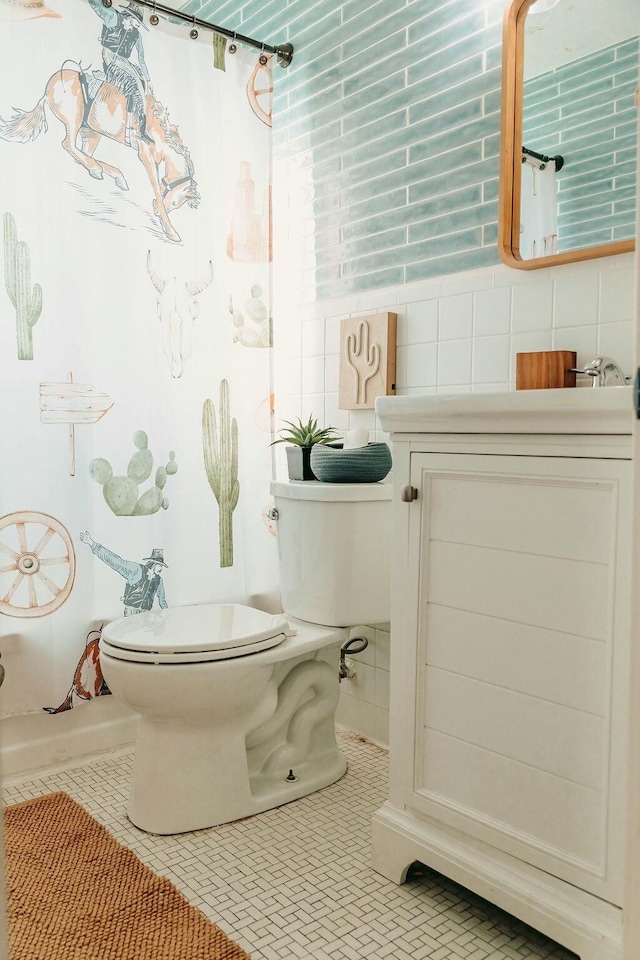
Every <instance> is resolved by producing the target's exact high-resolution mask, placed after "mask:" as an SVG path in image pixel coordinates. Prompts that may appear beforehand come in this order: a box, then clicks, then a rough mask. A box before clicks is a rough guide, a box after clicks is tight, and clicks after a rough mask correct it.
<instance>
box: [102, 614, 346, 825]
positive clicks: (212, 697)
mask: <svg viewBox="0 0 640 960" xmlns="http://www.w3.org/2000/svg"><path fill="white" fill-rule="evenodd" d="M342 639H343V637H342V635H341V634H339V635H338V641H337V642H336V633H335V631H330V632H329V634H327V632H326V631H322V630H320V629H319V628H317V627H313V628H312V627H306V626H303V625H301V627H300V632H299V634H298V635H297V636H296V637H291V638H287V640H286V641H284V642H283V643H282V644H281V645H280V647H279V648H276V650H277V652H276V650H271V651H265V652H264V653H260V654H253V655H251V656H250V657H246V658H239V659H237V660H227V661H223V662H221V663H218V664H217V665H215V666H214V667H211V666H210V665H206V664H204V665H203V664H197V665H193V666H192V665H186V667H185V666H177V667H173V666H168V667H167V666H160V667H159V668H157V669H154V668H153V667H151V671H153V672H152V673H150V671H149V668H148V667H147V666H146V665H140V664H130V663H126V662H124V661H119V662H114V661H113V660H112V658H110V657H105V667H107V669H108V670H109V677H110V679H111V680H112V681H116V684H114V686H115V687H116V689H117V691H118V693H119V694H120V695H121V696H122V697H123V698H125V699H126V700H127V701H128V702H129V703H131V704H132V705H134V703H135V705H136V706H137V707H138V710H139V712H140V714H141V716H140V726H139V729H138V738H137V741H136V751H135V759H134V768H133V776H132V780H131V788H130V794H129V807H128V811H127V812H128V815H129V819H130V820H131V821H132V823H133V824H134V825H135V826H137V827H139V828H140V829H141V830H145V831H147V832H148V833H155V834H162V835H166V834H177V833H186V832H189V831H192V830H201V829H205V828H207V827H216V826H219V825H220V824H223V823H229V822H231V821H233V820H240V819H243V818H245V817H249V816H253V815H254V814H256V813H262V812H263V811H265V810H269V809H271V808H273V807H277V806H280V805H282V804H285V803H289V802H291V801H292V800H297V799H299V798H300V797H303V796H306V795H307V794H309V793H313V792H315V791H316V790H321V789H322V788H324V787H327V786H329V785H330V784H332V783H335V782H336V780H339V779H340V778H341V777H342V776H343V775H344V773H345V771H346V769H347V764H346V761H345V759H344V757H343V756H342V754H341V752H340V750H339V749H338V746H337V743H336V737H335V711H336V707H337V705H338V700H339V686H338V661H339V651H340V641H341V640H342ZM301 648H302V649H304V653H302V654H298V656H296V655H295V654H296V653H297V652H298V650H299V649H301ZM142 671H144V677H145V680H146V682H145V684H144V686H143V684H142V682H137V681H138V678H139V677H140V674H141V672H142ZM185 677H188V679H189V683H188V684H187V685H186V686H185V685H184V683H183V681H184V678H185ZM178 681H180V683H181V684H182V687H181V689H188V691H189V697H188V698H183V699H178V698H175V697H174V699H173V700H172V699H171V696H172V691H173V690H174V686H175V684H176V683H178ZM152 686H153V690H152V692H150V690H151V687H152ZM143 696H146V701H145V702H141V701H142V698H143Z"/></svg>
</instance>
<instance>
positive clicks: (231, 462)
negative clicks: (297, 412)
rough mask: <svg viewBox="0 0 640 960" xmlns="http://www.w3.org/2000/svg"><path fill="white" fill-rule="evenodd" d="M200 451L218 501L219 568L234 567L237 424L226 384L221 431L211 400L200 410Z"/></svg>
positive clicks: (222, 389) (222, 388) (223, 384)
mask: <svg viewBox="0 0 640 960" xmlns="http://www.w3.org/2000/svg"><path fill="white" fill-rule="evenodd" d="M202 449H203V453H204V466H205V470H206V471H207V478H208V480H209V486H210V487H211V489H212V490H213V493H214V496H215V498H216V500H217V501H218V528H219V533H220V566H221V567H232V566H233V511H234V510H235V508H236V506H237V503H238V497H239V495H240V484H239V483H238V424H237V422H236V420H235V418H234V419H232V418H231V410H230V406H229V383H228V381H227V380H221V382H220V429H219V430H218V420H217V419H216V409H215V407H214V405H213V401H212V400H205V402H204V404H203V407H202Z"/></svg>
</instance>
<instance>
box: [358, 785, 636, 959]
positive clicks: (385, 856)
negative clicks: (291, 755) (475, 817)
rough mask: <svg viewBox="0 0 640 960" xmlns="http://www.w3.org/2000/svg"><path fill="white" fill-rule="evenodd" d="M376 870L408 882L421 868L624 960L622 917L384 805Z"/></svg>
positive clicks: (599, 953)
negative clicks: (416, 865)
mask: <svg viewBox="0 0 640 960" xmlns="http://www.w3.org/2000/svg"><path fill="white" fill-rule="evenodd" d="M372 846H373V854H372V866H373V869H374V870H376V871H377V872H378V873H381V874H382V875H383V876H385V877H386V878H387V879H388V880H391V881H392V882H394V883H404V881H405V879H406V876H407V871H408V869H409V867H410V866H411V864H412V863H413V862H414V861H416V860H417V861H419V862H420V863H423V864H425V866H427V867H430V868H431V869H433V870H437V871H438V872H439V873H442V874H443V875H444V876H446V877H450V878H451V879H452V880H455V882H456V883H459V884H461V885H462V886H464V887H466V888H467V889H468V890H472V891H473V892H474V893H476V894H478V895H479V896H481V897H484V898H485V899H486V900H489V901H490V902H491V903H494V904H496V905H497V906H499V907H501V908H502V909H503V910H506V911H507V912H508V913H511V914H512V915H513V916H515V917H518V918H519V919H520V920H522V921H523V922H524V923H528V924H529V925H530V926H532V927H534V928H535V929H536V930H540V931H541V932H542V933H544V934H546V936H548V937H551V938H552V939H553V940H556V941H557V942H558V943H560V944H562V945H563V946H565V947H567V948H568V949H569V950H572V951H573V952H574V953H577V955H578V956H579V957H580V960H623V947H622V910H621V909H620V908H618V907H616V906H614V905H613V904H610V903H606V902H605V901H604V900H601V899H599V898H598V897H594V896H593V895H592V894H590V893H587V892H585V891H583V890H580V889H578V888H577V887H574V886H572V885H571V884H569V883H565V882H564V881H563V880H559V879H558V878H557V877H553V876H551V874H548V873H545V872H544V871H542V870H538V869H536V868H535V867H532V866H530V865H529V864H526V863H524V862H523V861H522V860H518V859H517V858H515V857H512V856H509V854H506V853H503V852H501V851H498V850H496V849H495V848H494V847H490V846H488V845H487V844H484V843H482V842H481V841H479V840H475V839H473V838H471V837H468V836H466V837H465V836H461V835H460V834H459V833H456V834H454V833H453V832H451V831H449V830H447V828H446V827H444V826H443V825H441V824H439V823H436V822H435V821H430V820H428V819H425V818H424V817H417V816H415V815H414V814H412V813H410V812H408V811H403V810H400V809H398V808H397V807H395V806H394V805H393V804H391V803H389V802H387V803H385V804H384V805H383V806H382V807H381V808H380V809H379V810H378V811H377V812H376V813H375V814H374V817H373V832H372Z"/></svg>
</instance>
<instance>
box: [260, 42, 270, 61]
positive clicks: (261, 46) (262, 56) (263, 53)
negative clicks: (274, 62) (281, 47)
mask: <svg viewBox="0 0 640 960" xmlns="http://www.w3.org/2000/svg"><path fill="white" fill-rule="evenodd" d="M260 49H261V50H262V53H261V54H260V56H259V58H258V62H259V63H260V65H261V66H263V67H264V66H266V65H267V63H268V62H269V58H268V56H267V55H266V53H265V52H264V40H263V41H262V44H261V45H260Z"/></svg>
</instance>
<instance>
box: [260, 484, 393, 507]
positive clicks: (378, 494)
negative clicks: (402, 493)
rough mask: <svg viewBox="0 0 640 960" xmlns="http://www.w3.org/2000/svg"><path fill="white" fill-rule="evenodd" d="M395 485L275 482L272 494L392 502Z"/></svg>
mask: <svg viewBox="0 0 640 960" xmlns="http://www.w3.org/2000/svg"><path fill="white" fill-rule="evenodd" d="M392 490H393V484H391V483H383V482H382V481H378V482H377V483H322V482H321V481H320V480H291V481H289V482H287V481H279V480H274V481H273V482H272V483H271V494H272V496H274V497H283V498H284V499H289V500H322V501H324V502H330V501H334V502H335V501H358V500H360V501H367V500H391V493H392Z"/></svg>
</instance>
